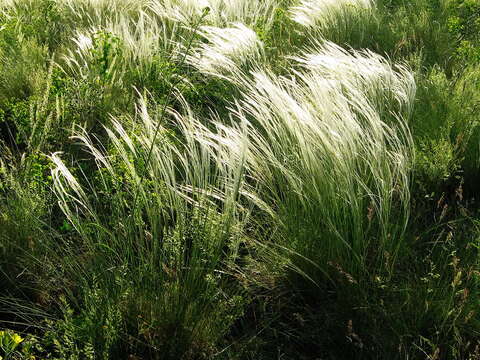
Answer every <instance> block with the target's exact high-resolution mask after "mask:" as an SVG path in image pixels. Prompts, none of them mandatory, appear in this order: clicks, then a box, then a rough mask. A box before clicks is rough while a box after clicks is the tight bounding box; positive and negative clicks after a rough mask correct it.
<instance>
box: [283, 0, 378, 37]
mask: <svg viewBox="0 0 480 360" xmlns="http://www.w3.org/2000/svg"><path fill="white" fill-rule="evenodd" d="M289 13H290V17H291V19H292V20H293V21H294V22H296V23H298V24H299V25H300V26H301V27H303V30H304V31H306V32H308V33H313V34H314V35H315V37H316V36H318V35H319V36H321V37H323V38H325V39H328V40H331V41H333V42H335V43H337V44H344V43H347V44H350V45H352V46H362V44H363V43H365V42H366V43H369V41H370V40H369V36H371V34H372V32H375V31H377V30H378V21H377V17H376V16H375V14H376V8H375V6H374V2H373V1H372V0H301V1H300V2H299V3H298V4H297V5H295V6H292V7H290V10H289Z"/></svg>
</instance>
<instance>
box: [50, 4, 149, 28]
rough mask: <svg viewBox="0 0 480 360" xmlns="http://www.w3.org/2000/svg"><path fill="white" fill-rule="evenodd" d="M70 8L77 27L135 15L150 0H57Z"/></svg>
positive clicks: (65, 7)
mask: <svg viewBox="0 0 480 360" xmlns="http://www.w3.org/2000/svg"><path fill="white" fill-rule="evenodd" d="M55 1H56V2H57V4H58V5H59V6H62V7H63V8H64V9H68V10H69V11H68V12H69V14H71V15H72V16H73V18H74V19H76V21H77V27H78V26H79V25H80V27H81V26H100V25H103V24H104V22H105V21H108V20H111V19H114V18H116V17H117V16H119V15H120V16H131V17H135V15H136V14H138V13H139V12H140V11H142V10H143V9H145V8H146V6H147V4H148V2H149V0H55Z"/></svg>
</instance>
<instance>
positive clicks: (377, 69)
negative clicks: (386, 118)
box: [292, 41, 416, 118]
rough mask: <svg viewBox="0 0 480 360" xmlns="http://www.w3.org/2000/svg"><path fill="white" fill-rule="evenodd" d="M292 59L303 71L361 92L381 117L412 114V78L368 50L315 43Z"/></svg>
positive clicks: (413, 90)
mask: <svg viewBox="0 0 480 360" xmlns="http://www.w3.org/2000/svg"><path fill="white" fill-rule="evenodd" d="M292 59H293V60H295V61H296V62H298V63H299V64H300V65H301V67H302V68H303V69H304V70H305V71H311V72H315V73H317V74H318V75H319V76H321V77H323V78H325V79H330V80H335V81H339V82H341V83H342V84H348V86H347V87H346V88H350V89H359V90H361V91H362V92H364V93H365V95H366V96H367V97H368V99H369V101H370V102H371V103H372V104H374V105H376V106H377V109H378V110H379V111H381V112H383V113H387V112H392V111H395V110H396V112H397V113H398V114H399V115H403V116H405V118H408V117H409V115H410V113H411V111H412V107H413V102H414V97H415V91H416V86H415V79H414V77H413V74H412V73H411V72H410V71H409V70H408V69H407V67H405V66H403V65H395V66H392V65H391V64H390V63H389V62H388V61H387V59H385V58H384V57H383V56H381V55H379V54H376V53H374V52H372V51H370V50H362V51H355V50H353V49H350V50H346V49H344V48H342V47H340V46H338V45H336V44H334V43H332V42H330V41H323V42H318V41H317V42H316V43H315V44H314V45H313V46H312V47H310V48H309V49H308V50H306V51H304V52H303V53H302V54H301V55H300V56H295V57H292ZM354 95H355V94H354Z"/></svg>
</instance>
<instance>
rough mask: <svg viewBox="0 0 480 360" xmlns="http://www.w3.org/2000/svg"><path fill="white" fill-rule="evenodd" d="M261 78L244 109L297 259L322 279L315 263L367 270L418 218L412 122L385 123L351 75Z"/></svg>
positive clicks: (255, 176)
mask: <svg viewBox="0 0 480 360" xmlns="http://www.w3.org/2000/svg"><path fill="white" fill-rule="evenodd" d="M252 76H253V81H251V82H245V84H244V86H245V91H244V96H245V99H244V100H243V101H241V102H240V103H239V104H238V106H237V110H236V116H237V117H238V122H239V123H246V124H249V125H247V126H246V128H248V139H249V142H250V145H249V148H248V152H247V155H246V166H247V175H248V176H249V177H250V178H251V179H252V181H253V182H255V183H256V184H257V186H258V188H259V190H258V196H257V198H259V199H262V201H263V203H262V204H261V207H263V208H265V204H267V205H269V206H270V209H271V210H270V211H269V212H270V213H271V214H275V215H274V223H276V224H277V226H278V228H279V232H278V233H277V235H276V236H278V238H277V241H278V243H277V245H279V246H280V247H282V248H286V249H289V250H290V251H292V252H291V253H290V254H289V256H290V258H291V260H292V264H293V265H294V266H295V267H296V268H297V270H298V271H300V272H302V273H303V274H304V275H307V276H308V277H310V278H312V279H315V278H316V275H315V273H316V271H318V269H317V270H316V267H313V268H312V262H313V263H315V264H316V266H318V267H319V268H320V269H322V270H325V264H327V262H328V261H333V262H338V263H340V264H341V266H342V267H343V268H344V269H347V271H349V272H351V273H353V274H358V273H360V272H362V271H365V270H366V269H367V265H368V263H369V261H374V260H373V259H375V256H372V252H373V254H376V255H380V256H381V254H383V251H388V252H389V253H390V254H396V252H397V251H398V249H399V248H400V245H401V242H402V234H403V231H404V230H405V226H406V223H407V220H408V215H409V214H408V204H409V173H410V162H411V157H412V153H411V149H412V143H411V136H410V134H409V132H408V129H407V127H406V126H405V124H404V123H403V120H402V119H401V118H399V120H398V122H399V123H398V124H392V125H387V124H386V123H385V122H384V121H382V118H381V117H380V114H379V113H378V111H377V110H376V108H375V106H372V104H371V102H370V100H369V97H368V96H369V94H368V92H366V91H365V90H364V89H363V86H362V87H360V88H358V86H359V84H358V83H356V82H352V81H350V80H349V78H350V75H349V74H345V77H343V78H337V79H329V78H325V77H324V76H322V75H321V74H320V73H318V72H315V71H311V72H307V71H304V72H296V73H295V76H294V77H291V78H286V77H278V76H275V75H273V74H271V73H269V72H255V73H253V74H252ZM346 88H347V93H348V94H349V96H346V95H345V91H346V90H345V89H346ZM227 143H231V144H235V139H234V137H232V138H230V139H229V142H227ZM232 146H236V145H232ZM294 254H297V255H298V257H297V255H294ZM305 259H309V260H308V261H307V260H305ZM376 265H378V264H376Z"/></svg>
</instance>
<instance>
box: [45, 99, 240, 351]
mask: <svg viewBox="0 0 480 360" xmlns="http://www.w3.org/2000/svg"><path fill="white" fill-rule="evenodd" d="M153 114H154V115H153V116H152V115H150V113H149V111H148V109H147V103H146V100H145V99H143V98H142V99H140V100H139V104H138V109H137V117H138V119H139V120H140V122H138V121H133V120H132V121H131V125H129V126H128V127H125V125H124V124H125V121H124V122H123V123H121V122H120V121H119V120H116V119H113V120H112V125H111V126H109V127H106V131H107V133H108V137H109V139H110V142H111V148H110V149H109V150H108V151H107V150H105V149H102V148H99V147H98V145H94V143H95V142H94V140H93V139H92V138H91V137H90V136H89V135H88V134H87V133H86V131H85V130H83V129H79V130H78V131H77V134H76V135H75V138H76V139H77V140H78V141H79V143H80V144H82V145H83V146H84V147H85V149H86V150H87V151H88V152H89V153H90V154H91V156H92V158H93V159H94V160H95V163H96V167H97V171H96V173H97V176H96V180H94V181H93V182H91V183H90V185H82V184H81V182H84V181H79V180H77V179H76V178H75V177H74V176H73V174H72V173H71V172H70V171H69V169H68V168H67V167H66V166H65V165H64V164H63V162H62V161H61V160H60V158H59V156H58V154H54V155H53V156H52V161H53V162H54V163H55V164H56V168H55V169H54V171H53V178H54V189H55V193H56V194H57V196H58V199H59V204H60V207H61V209H62V210H63V212H64V213H65V215H66V216H67V217H68V219H69V220H70V221H71V223H72V224H73V225H74V226H75V229H76V230H77V232H78V234H79V235H80V236H81V239H82V245H81V248H82V249H84V250H83V251H86V252H87V253H86V254H84V255H83V258H84V257H87V258H88V259H89V261H88V262H84V261H82V260H81V259H79V260H78V262H79V264H78V265H79V266H80V267H83V271H82V272H81V274H82V278H80V279H77V281H80V282H81V283H82V284H83V285H82V286H84V288H86V289H89V288H90V289H92V291H93V288H92V286H95V287H96V288H97V290H95V291H96V293H97V297H98V298H99V300H98V301H99V302H101V301H106V302H110V303H113V304H115V305H116V306H117V307H119V308H121V310H122V311H121V314H122V316H123V318H122V319H123V320H122V322H123V324H124V325H127V323H128V322H131V321H134V322H135V321H141V322H145V321H146V322H147V323H149V324H151V326H152V331H154V332H155V333H156V334H157V336H156V337H153V338H147V339H141V340H142V341H146V342H147V343H149V346H157V345H161V346H162V351H163V350H164V351H165V352H164V354H165V357H166V358H172V359H176V358H180V357H181V356H182V355H183V354H185V353H186V352H189V351H190V352H191V351H204V350H205V349H208V348H209V347H210V346H211V345H214V344H215V341H216V339H218V337H219V336H222V334H223V333H224V331H226V330H227V329H228V327H229V326H230V324H231V323H230V322H228V321H227V322H226V321H225V316H224V314H226V313H227V312H229V311H231V306H230V305H229V304H231V301H232V299H233V298H232V297H234V296H235V294H236V290H234V288H235V287H234V286H233V289H232V286H227V287H225V286H224V285H225V284H226V278H227V277H228V276H227V274H226V273H225V269H228V268H229V265H228V261H229V258H230V257H231V256H234V255H235V252H236V250H235V244H236V243H237V242H238V241H240V240H241V239H242V238H244V236H245V235H244V234H243V231H242V223H243V222H244V221H245V220H244V219H245V218H246V217H247V216H248V210H247V209H246V208H243V207H240V206H238V201H237V199H238V198H239V196H240V192H241V189H242V187H243V186H242V184H243V182H244V176H243V169H244V164H243V162H244V161H243V156H242V153H243V152H242V150H241V149H242V148H240V149H233V150H231V152H230V154H226V153H225V152H223V153H222V156H225V157H223V158H220V157H219V156H218V155H217V154H216V152H215V150H214V148H213V147H209V146H207V145H206V144H207V140H205V139H206V136H207V135H208V133H209V130H208V129H206V128H205V127H204V126H203V125H201V123H200V121H198V120H196V119H195V118H194V117H193V115H192V114H191V113H188V111H187V114H186V115H180V114H178V113H175V112H173V111H170V117H171V118H172V119H174V120H175V123H176V124H177V126H178V129H179V134H178V137H179V138H177V137H174V136H173V135H172V133H171V132H169V131H167V129H166V128H164V127H163V126H162V124H158V123H157V122H158V121H159V119H161V118H163V117H161V115H160V114H158V113H157V114H156V113H155V112H153ZM156 129H160V131H159V132H158V133H157V136H155V133H156ZM202 134H205V135H202ZM210 137H211V136H210ZM243 138H244V139H245V136H244V137H243ZM202 139H204V140H202ZM239 142H242V141H241V140H239V139H237V144H238V143H239ZM243 147H245V145H244V146H243ZM150 149H152V151H151V157H150V161H149V162H148V164H146V163H145V160H146V158H147V154H149V153H150ZM140 178H143V180H140ZM137 194H138V198H137V201H136V203H135V207H134V208H132V207H131V204H132V201H133V198H134V197H136V196H137ZM220 267H223V269H224V271H222V272H220V271H219V270H220ZM72 268H74V267H72ZM227 272H228V270H227ZM110 274H112V276H113V277H112V276H111V275H110ZM222 274H223V275H222ZM67 276H72V277H75V274H68V275H67ZM93 279H95V280H94V284H93ZM91 281H92V282H91ZM114 294H120V296H117V295H114ZM100 311H101V309H100ZM137 315H140V316H141V317H140V318H139V317H138V316H137ZM233 320H234V318H232V321H233ZM128 325H134V328H137V326H139V324H132V323H129V324H128ZM122 326H123V325H122ZM117 330H118V331H121V329H117ZM139 336H141V335H139ZM195 347H198V348H195Z"/></svg>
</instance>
